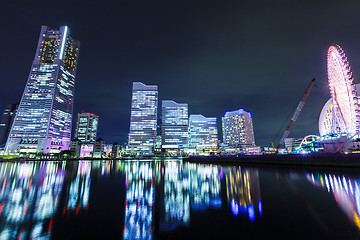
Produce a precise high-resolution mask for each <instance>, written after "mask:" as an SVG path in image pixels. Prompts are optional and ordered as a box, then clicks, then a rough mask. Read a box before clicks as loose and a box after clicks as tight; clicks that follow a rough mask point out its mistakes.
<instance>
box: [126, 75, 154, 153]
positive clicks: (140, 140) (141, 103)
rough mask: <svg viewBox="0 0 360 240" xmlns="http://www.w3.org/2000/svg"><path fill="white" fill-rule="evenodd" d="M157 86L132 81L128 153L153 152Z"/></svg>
mask: <svg viewBox="0 0 360 240" xmlns="http://www.w3.org/2000/svg"><path fill="white" fill-rule="evenodd" d="M157 103H158V87H157V86H156V85H145V84H143V83H141V82H134V83H133V89H132V101H131V118H130V132H129V139H128V149H127V151H128V152H130V153H140V154H153V152H154V148H155V139H156V127H157Z"/></svg>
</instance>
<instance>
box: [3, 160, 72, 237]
mask: <svg viewBox="0 0 360 240" xmlns="http://www.w3.org/2000/svg"><path fill="white" fill-rule="evenodd" d="M64 176H65V162H40V163H39V162H27V163H0V186H1V190H0V220H1V221H0V229H1V233H0V239H35V238H41V239H49V238H50V237H51V230H52V226H53V215H54V213H55V212H56V210H57V206H58V202H59V197H60V193H61V189H62V185H63V181H64Z"/></svg>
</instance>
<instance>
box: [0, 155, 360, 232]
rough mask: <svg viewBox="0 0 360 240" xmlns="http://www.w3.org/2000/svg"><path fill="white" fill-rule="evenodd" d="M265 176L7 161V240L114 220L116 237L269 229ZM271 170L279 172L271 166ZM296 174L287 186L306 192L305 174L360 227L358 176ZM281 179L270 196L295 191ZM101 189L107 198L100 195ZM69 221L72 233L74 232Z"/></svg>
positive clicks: (164, 166) (140, 165)
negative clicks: (202, 228)
mask: <svg viewBox="0 0 360 240" xmlns="http://www.w3.org/2000/svg"><path fill="white" fill-rule="evenodd" d="M285 172H286V171H285ZM260 173H262V174H263V172H260ZM259 175H261V174H259V171H258V169H256V168H248V167H241V166H220V165H209V164H208V165H206V164H194V163H183V162H182V161H178V160H171V161H108V160H107V161H74V162H23V163H0V239H50V238H54V237H56V236H61V237H60V238H68V236H71V234H72V232H71V231H78V229H79V228H81V229H82V231H88V230H91V231H92V233H97V232H101V229H103V228H104V227H107V226H108V225H109V223H114V227H111V228H110V227H109V228H108V231H114V235H111V234H110V235H107V237H109V238H119V237H120V238H124V239H153V238H157V237H158V236H159V235H160V236H161V234H169V235H171V234H172V233H174V232H175V233H179V232H181V231H184V229H185V230H186V229H194V226H199V224H205V223H204V222H206V221H207V217H209V216H210V217H211V216H215V219H217V218H218V217H219V220H218V221H225V222H226V221H228V222H229V223H234V222H235V223H237V224H239V223H240V222H241V224H247V226H248V227H249V226H255V223H258V222H260V223H261V224H262V225H261V226H266V224H264V223H263V222H262V221H263V219H264V218H267V217H271V216H268V215H267V214H269V212H271V211H266V213H267V214H263V204H262V199H263V198H262V195H264V196H266V194H264V192H261V190H263V189H261V188H260V178H259ZM270 175H271V176H276V175H275V174H274V172H271V171H270ZM289 175H291V176H292V177H290V178H286V179H287V183H288V184H290V185H287V186H294V187H295V185H296V187H297V189H298V190H297V192H296V193H298V192H300V189H301V185H300V186H299V185H298V183H297V182H296V181H297V180H299V179H303V180H304V179H307V180H308V181H310V182H311V183H312V184H314V185H315V186H318V187H320V188H312V187H311V188H312V189H319V190H317V191H321V192H323V191H327V192H329V193H330V194H331V195H330V196H331V197H332V196H333V198H334V199H335V200H336V202H337V204H338V205H339V206H340V208H341V209H342V211H343V212H344V214H345V215H346V216H347V218H349V219H350V220H351V221H352V222H353V223H354V224H355V225H356V226H357V227H358V228H359V229H360V219H359V216H360V199H359V194H360V187H359V184H360V183H359V181H360V179H359V178H358V177H351V176H347V175H337V174H324V173H316V174H315V173H306V174H305V175H304V174H303V173H302V172H290V173H289ZM284 176H286V174H285V175H284ZM273 178H274V179H275V177H273ZM104 179H105V180H104ZM267 179H271V177H270V178H269V177H268V178H267ZM276 179H277V180H276V181H275V182H272V184H271V190H269V189H267V191H265V193H267V195H268V196H269V193H270V194H272V193H273V191H272V190H273V188H274V189H277V192H279V193H281V194H283V193H286V194H288V195H287V196H291V194H293V193H292V192H291V188H290V189H289V188H284V185H281V184H283V183H284V182H283V183H279V182H278V181H279V179H278V178H276ZM280 181H281V178H280ZM305 182H306V183H307V181H305ZM276 184H279V185H278V186H276ZM265 185H266V184H265ZM307 185H308V186H310V184H308V183H307ZM262 186H263V185H262ZM268 186H269V185H268ZM99 189H101V191H100V192H101V193H102V194H107V195H106V196H107V197H103V196H99ZM305 194H306V191H305ZM325 195H327V194H325ZM296 196H298V195H296ZM273 197H274V198H275V197H276V196H273V195H271V197H268V198H264V199H267V200H266V204H267V205H265V206H266V209H269V210H273V211H272V212H275V211H276V210H275V211H274V209H271V207H270V206H272V207H274V206H277V205H276V203H277V200H276V199H274V200H273V201H271V200H270V199H271V198H273ZM94 199H96V200H94ZM323 200H325V201H328V200H326V199H323ZM295 201H296V199H295ZM314 203H315V204H316V202H314ZM104 205H106V206H108V207H105V208H104V207H103V206H104ZM100 209H101V210H100ZM116 209H117V210H116ZM278 210H279V209H278ZM104 211H105V212H104ZM106 211H108V212H106ZM116 211H118V212H116ZM114 212H115V213H114ZM330 212H331V209H330ZM320 213H321V212H320ZM297 214H299V213H297ZM103 216H106V217H107V216H110V217H109V220H108V222H106V223H104V224H103V225H101V224H102V223H101V221H100V220H101V219H100V218H99V217H103ZM204 216H205V217H204ZM220 216H221V217H220ZM289 216H291V215H289ZM304 216H307V215H304ZM289 218H290V217H289ZM84 219H86V221H85V222H86V223H84ZM199 219H201V220H200V222H201V223H200V222H199ZM224 219H225V220H224ZM324 219H325V218H324ZM105 220H106V219H104V221H105ZM209 221H211V220H209ZM216 221H217V220H216ZM68 222H71V227H73V228H72V230H68V229H69V225H68V224H67V223H68ZM324 222H326V221H324ZM69 224H70V223H69ZM224 225H226V224H224ZM92 226H96V227H92ZM98 226H99V227H98ZM97 227H98V228H97ZM354 228H355V227H354ZM109 229H110V230H109ZM114 229H115V230H114ZM66 231H70V232H69V233H68V232H66ZM116 231H117V233H115V232H116ZM63 232H65V233H64V235H61V233H63ZM80 232H81V231H80ZM53 233H54V235H52V234H53ZM101 234H103V233H101ZM101 234H100V235H98V236H97V238H101V236H102V235H101ZM119 235H121V236H119ZM77 237H81V235H77ZM74 238H75V237H74ZM104 238H106V237H104Z"/></svg>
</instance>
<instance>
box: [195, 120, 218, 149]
mask: <svg viewBox="0 0 360 240" xmlns="http://www.w3.org/2000/svg"><path fill="white" fill-rule="evenodd" d="M217 142H218V132H217V123H216V117H210V118H207V117H204V116H203V115H201V114H194V115H190V117H189V147H190V148H197V149H199V150H201V149H206V148H216V147H217Z"/></svg>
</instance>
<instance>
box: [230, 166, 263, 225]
mask: <svg viewBox="0 0 360 240" xmlns="http://www.w3.org/2000/svg"><path fill="white" fill-rule="evenodd" d="M223 172H224V175H225V179H226V196H227V200H228V203H229V204H230V208H231V211H232V213H233V214H234V216H237V215H239V214H243V215H247V216H248V218H249V219H250V220H251V221H255V217H256V211H257V212H258V215H259V216H261V215H262V203H261V199H260V184H259V173H258V171H257V170H255V169H246V168H245V169H243V168H241V167H226V168H223Z"/></svg>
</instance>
